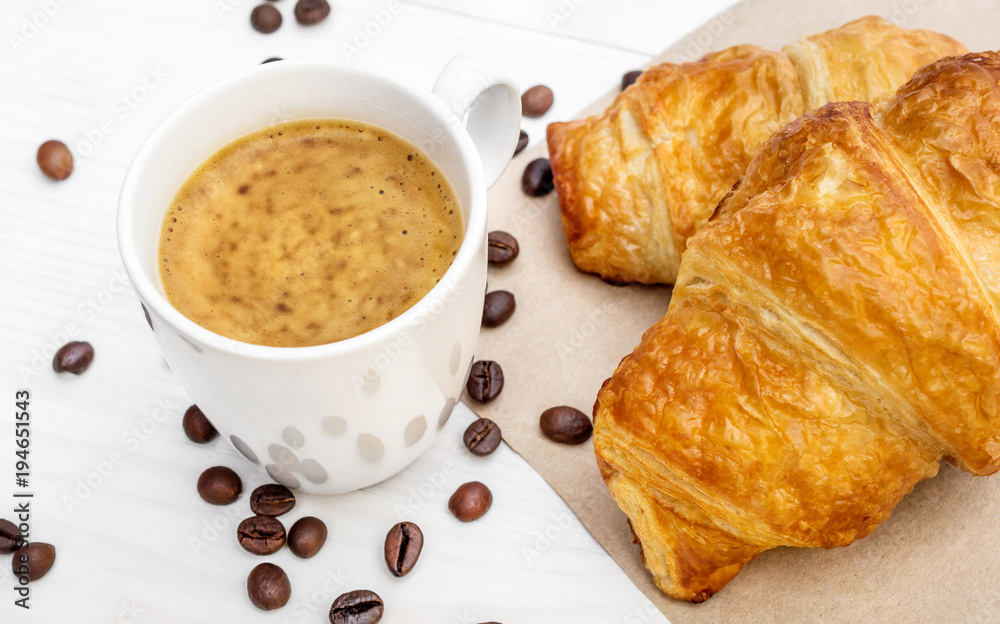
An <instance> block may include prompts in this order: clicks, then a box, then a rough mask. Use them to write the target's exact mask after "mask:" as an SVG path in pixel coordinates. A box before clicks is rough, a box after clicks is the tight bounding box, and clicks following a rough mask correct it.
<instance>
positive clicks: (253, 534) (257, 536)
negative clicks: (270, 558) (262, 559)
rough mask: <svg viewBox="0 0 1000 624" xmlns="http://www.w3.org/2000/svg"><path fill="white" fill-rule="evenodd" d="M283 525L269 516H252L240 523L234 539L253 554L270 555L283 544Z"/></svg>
mask: <svg viewBox="0 0 1000 624" xmlns="http://www.w3.org/2000/svg"><path fill="white" fill-rule="evenodd" d="M285 538H286V535H285V525H283V524H281V521H280V520H278V519H277V518H272V517H271V516H254V517H252V518H247V519H246V520H244V521H243V522H241V523H240V526H239V527H237V529H236V539H237V540H238V541H239V543H240V546H242V547H243V550H245V551H247V552H248V553H251V554H254V555H270V554H273V553H276V552H278V551H279V550H281V547H282V546H284V545H285Z"/></svg>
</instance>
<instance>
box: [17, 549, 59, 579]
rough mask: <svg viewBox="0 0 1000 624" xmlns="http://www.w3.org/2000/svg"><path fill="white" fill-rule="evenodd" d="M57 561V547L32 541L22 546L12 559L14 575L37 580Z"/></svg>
mask: <svg viewBox="0 0 1000 624" xmlns="http://www.w3.org/2000/svg"><path fill="white" fill-rule="evenodd" d="M55 561H56V547H55V546H53V545H52V544H46V543H44V542H31V543H30V544H28V545H26V546H21V547H20V548H18V549H17V551H16V552H15V553H14V556H13V558H12V559H11V566H10V567H11V569H12V570H13V571H14V576H17V577H21V576H26V577H28V580H29V581H37V580H38V579H40V578H42V577H43V576H45V575H46V574H48V572H49V570H51V569H52V564H53V563H55Z"/></svg>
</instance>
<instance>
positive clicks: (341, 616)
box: [330, 589, 385, 624]
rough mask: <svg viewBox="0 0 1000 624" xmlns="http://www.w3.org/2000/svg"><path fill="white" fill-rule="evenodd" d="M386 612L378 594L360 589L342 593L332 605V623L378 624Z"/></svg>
mask: <svg viewBox="0 0 1000 624" xmlns="http://www.w3.org/2000/svg"><path fill="white" fill-rule="evenodd" d="M383 613H385V604H384V603H383V602H382V599H381V598H379V596H378V594H376V593H375V592H373V591H368V590H366V589H358V590H355V591H352V592H347V593H346V594H342V595H341V596H340V597H338V598H337V599H336V600H334V601H333V605H332V606H331V607H330V624H376V623H377V622H378V621H379V620H381V619H382V614H383Z"/></svg>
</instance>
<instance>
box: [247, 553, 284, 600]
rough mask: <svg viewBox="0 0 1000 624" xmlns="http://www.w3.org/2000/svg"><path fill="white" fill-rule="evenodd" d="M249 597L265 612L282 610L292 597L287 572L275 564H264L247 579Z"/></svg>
mask: <svg viewBox="0 0 1000 624" xmlns="http://www.w3.org/2000/svg"><path fill="white" fill-rule="evenodd" d="M247 596H249V597H250V602H252V603H253V606H255V607H257V608H258V609H261V610H263V611H273V610H275V609H280V608H281V607H283V606H285V605H286V604H287V603H288V599H289V598H290V597H291V596H292V584H291V583H290V582H289V581H288V575H287V574H285V571H284V570H282V569H281V568H279V567H278V566H276V565H274V564H273V563H262V564H260V565H259V566H257V567H256V568H254V569H253V570H251V571H250V576H248V577H247Z"/></svg>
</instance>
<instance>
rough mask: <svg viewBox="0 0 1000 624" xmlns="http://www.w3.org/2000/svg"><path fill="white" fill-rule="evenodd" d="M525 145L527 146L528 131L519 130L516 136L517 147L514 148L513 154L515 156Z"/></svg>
mask: <svg viewBox="0 0 1000 624" xmlns="http://www.w3.org/2000/svg"><path fill="white" fill-rule="evenodd" d="M526 147H528V133H527V132H525V131H524V130H521V134H520V136H518V137H517V147H516V148H514V155H515V156H517V155H518V154H520V153H521V152H523V151H524V148H526Z"/></svg>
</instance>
